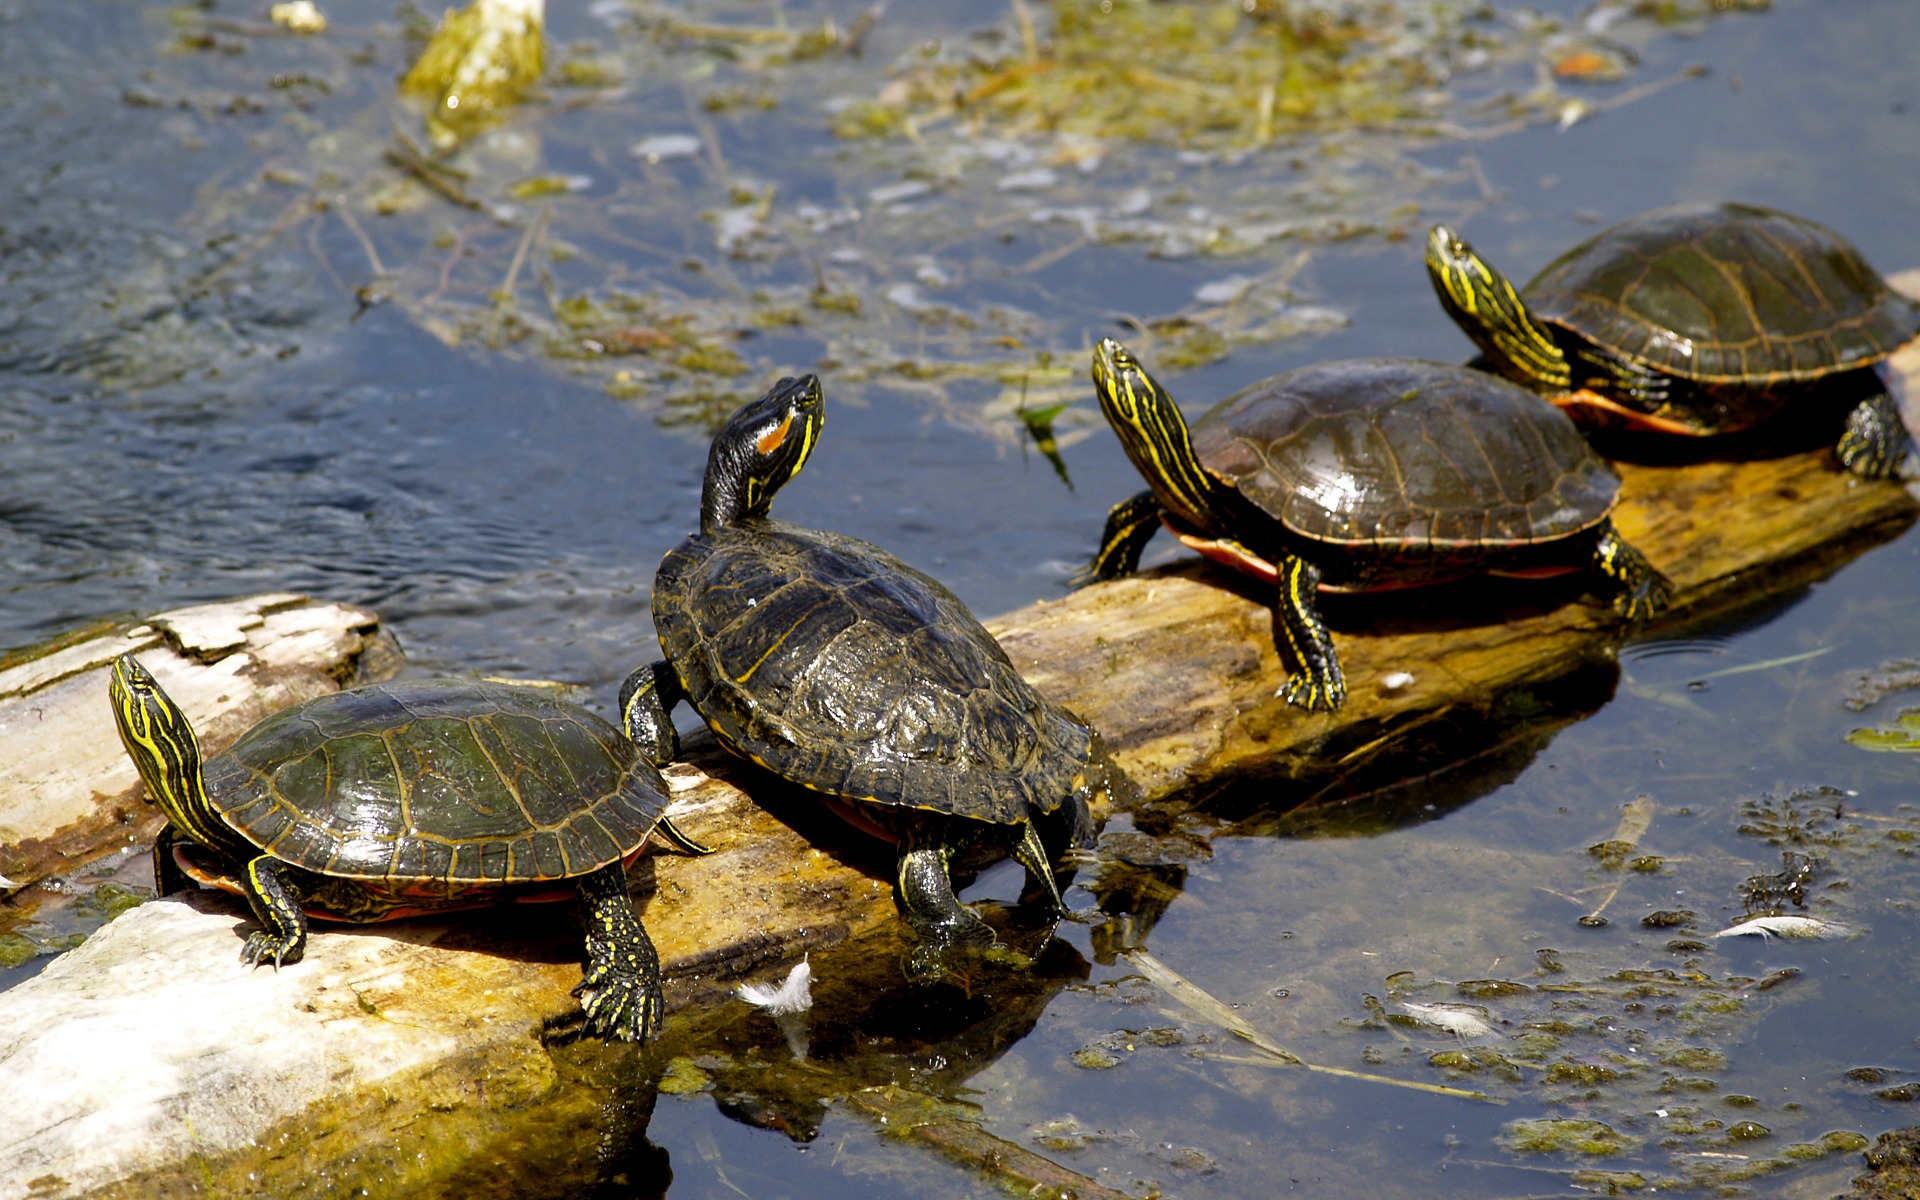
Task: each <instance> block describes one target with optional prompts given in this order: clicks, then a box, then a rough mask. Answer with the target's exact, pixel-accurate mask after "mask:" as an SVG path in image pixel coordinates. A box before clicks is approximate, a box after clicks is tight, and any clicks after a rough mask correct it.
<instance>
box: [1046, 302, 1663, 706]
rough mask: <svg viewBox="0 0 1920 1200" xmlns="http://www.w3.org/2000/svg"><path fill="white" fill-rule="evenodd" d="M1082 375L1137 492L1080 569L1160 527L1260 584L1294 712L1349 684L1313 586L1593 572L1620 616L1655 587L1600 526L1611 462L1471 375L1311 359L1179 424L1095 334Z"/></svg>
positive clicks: (1607, 521) (1110, 563)
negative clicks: (1142, 487) (1087, 373)
mask: <svg viewBox="0 0 1920 1200" xmlns="http://www.w3.org/2000/svg"><path fill="white" fill-rule="evenodd" d="M1093 384H1094V391H1095V392H1096V393H1098V395H1099V397H1100V411H1101V412H1102V413H1103V414H1104V415H1105V416H1106V418H1107V423H1108V424H1109V425H1111V426H1112V427H1113V430H1114V432H1115V433H1117V434H1118V435H1119V436H1120V443H1121V445H1122V446H1123V447H1125V449H1126V452H1127V457H1128V458H1130V459H1132V460H1133V465H1134V466H1135V467H1136V468H1137V469H1138V470H1139V472H1140V474H1141V475H1142V476H1144V477H1145V478H1146V481H1147V483H1148V485H1149V486H1148V489H1147V490H1146V491H1144V492H1141V493H1139V494H1138V495H1136V496H1133V497H1131V498H1129V499H1126V500H1123V501H1121V502H1120V503H1119V504H1117V505H1115V506H1114V508H1113V511H1112V512H1111V513H1110V514H1109V515H1108V517H1107V526H1106V529H1105V531H1104V532H1103V533H1102V535H1101V539H1100V549H1099V551H1098V552H1096V554H1095V555H1094V557H1093V560H1092V562H1090V563H1089V564H1088V565H1087V567H1086V569H1085V570H1083V571H1082V572H1081V574H1080V576H1079V580H1080V582H1083V583H1086V582H1094V581H1097V580H1102V579H1114V578H1118V577H1119V576H1121V575H1126V574H1130V573H1131V572H1133V571H1134V570H1136V569H1138V567H1139V565H1140V552H1141V550H1142V549H1143V548H1144V547H1145V546H1146V543H1147V540H1148V539H1149V538H1151V537H1152V536H1153V535H1154V533H1155V532H1156V531H1157V530H1158V529H1159V528H1160V527H1161V526H1162V525H1163V524H1164V525H1165V526H1166V527H1167V528H1168V529H1170V530H1172V532H1173V534H1174V535H1175V536H1176V537H1178V538H1179V539H1180V540H1181V541H1182V542H1185V543H1186V544H1187V545H1189V546H1192V547H1193V548H1194V549H1196V550H1198V551H1200V552H1201V553H1202V554H1205V555H1206V556H1208V557H1209V558H1213V559H1216V560H1218V561H1220V562H1224V563H1226V564H1227V565H1229V566H1232V567H1234V568H1236V569H1238V570H1240V571H1244V572H1246V573H1247V574H1249V575H1252V576H1254V577H1256V578H1258V579H1261V580H1263V581H1265V582H1268V583H1271V584H1273V585H1275V592H1274V615H1275V623H1276V624H1277V625H1278V627H1279V631H1280V634H1281V635H1282V636H1281V640H1282V641H1284V643H1285V648H1286V649H1287V650H1288V651H1289V652H1290V654H1291V656H1292V658H1293V660H1294V663H1293V665H1294V666H1295V667H1296V668H1297V669H1296V670H1294V671H1293V673H1292V674H1290V675H1289V676H1288V678H1287V682H1286V684H1285V685H1284V686H1283V687H1282V689H1281V694H1282V695H1283V696H1285V697H1286V699H1287V700H1288V701H1289V702H1290V703H1293V704H1297V705H1300V706H1301V707H1303V708H1306V709H1308V710H1309V711H1320V710H1332V709H1335V708H1338V707H1339V706H1340V704H1341V703H1342V702H1343V701H1344V700H1345V698H1346V693H1347V688H1346V677H1345V675H1344V674H1343V673H1342V671H1341V669H1340V659H1339V656H1338V655H1337V654H1336V653H1335V651H1334V646H1333V637H1332V635H1331V634H1330V633H1329V632H1328V631H1327V627H1326V624H1325V622H1323V621H1322V620H1321V619H1320V613H1319V608H1318V605H1317V604H1316V600H1315V597H1316V594H1317V593H1318V592H1321V591H1371V590H1376V589H1385V588H1396V587H1410V586H1414V585H1418V584H1428V583H1438V582H1441V581H1443V580H1448V579H1454V578H1458V577H1461V576H1467V575H1476V574H1495V575H1521V576H1537V575H1553V574H1560V573H1564V572H1570V571H1591V572H1592V573H1593V574H1594V576H1595V577H1596V579H1597V580H1603V581H1604V586H1605V587H1606V588H1607V589H1608V590H1609V591H1611V592H1612V594H1613V599H1612V602H1613V608H1614V610H1615V611H1616V612H1618V613H1619V614H1620V615H1621V616H1622V617H1625V618H1628V619H1630V620H1639V619H1642V618H1645V617H1649V616H1652V615H1654V614H1655V613H1657V612H1659V611H1660V610H1662V609H1663V608H1665V607H1666V606H1667V604H1668V602H1669V600H1670V599H1671V596H1672V585H1671V584H1670V583H1669V582H1668V581H1667V579H1666V577H1665V576H1663V575H1662V574H1661V573H1660V572H1659V571H1657V570H1655V569H1654V568H1653V566H1652V565H1651V564H1650V563H1648V562H1647V560H1646V558H1645V556H1643V555H1642V554H1641V553H1640V552H1639V551H1638V550H1636V549H1635V548H1634V547H1633V546H1632V545H1631V544H1629V543H1628V542H1627V541H1626V540H1625V539H1624V538H1622V537H1621V536H1620V535H1619V533H1618V532H1616V531H1615V529H1614V528H1613V521H1612V518H1611V513H1612V512H1613V508H1614V505H1615V503H1616V502H1617V500H1618V498H1619V492H1620V477H1619V475H1617V474H1616V473H1615V472H1614V470H1613V468H1612V467H1611V466H1609V465H1608V464H1607V463H1606V461H1605V460H1604V459H1602V458H1601V457H1600V456H1599V455H1598V454H1596V453H1595V452H1594V451H1593V449H1592V447H1590V446H1588V445H1587V443H1586V441H1585V440H1584V439H1583V438H1581V436H1580V434H1579V431H1578V430H1576V429H1575V428H1574V426H1573V423H1572V422H1571V421H1570V420H1568V419H1567V417H1566V415H1565V414H1564V413H1562V412H1560V411H1559V410H1558V409H1556V408H1554V407H1553V406H1552V405H1551V404H1548V403H1547V402H1546V401H1544V400H1542V399H1541V398H1540V397H1538V396H1535V395H1534V394H1533V393H1531V392H1529V391H1527V390H1525V389H1524V388H1520V387H1516V386H1515V385H1513V384H1510V383H1507V382H1506V381H1504V380H1502V379H1499V378H1497V377H1495V376H1493V375H1489V374H1487V373H1486V372H1484V371H1473V370H1469V369H1467V368H1465V367H1454V366H1448V365H1446V364H1444V363H1434V362H1424V361H1421V360H1418V359H1395V358H1368V359H1352V360H1346V361H1341V362H1328V363H1319V364H1316V365H1314V366H1310V367H1301V368H1299V369H1298V370H1293V371H1287V372H1284V373H1282V374H1279V375H1275V376H1272V377H1271V378H1268V379H1264V380H1261V381H1260V382H1258V383H1255V384H1253V385H1251V386H1249V387H1247V388H1244V389H1242V390H1241V391H1239V392H1236V393H1234V394H1233V395H1231V396H1229V397H1227V398H1226V399H1225V400H1222V401H1221V402H1220V403H1219V404H1217V405H1215V406H1214V407H1213V408H1212V409H1210V410H1208V412H1207V413H1206V415H1204V416H1202V417H1201V418H1200V419H1199V420H1198V421H1196V422H1194V424H1193V425H1192V426H1191V427H1189V426H1188V424H1187V421H1186V418H1185V417H1184V416H1183V415H1182V414H1181V412H1180V409H1179V406H1178V405H1176V404H1175V403H1174V401H1173V397H1172V396H1170V395H1168V394H1167V390H1166V389H1165V388H1163V387H1161V386H1160V384H1159V383H1158V382H1157V381H1156V380H1155V379H1154V378H1153V376H1152V375H1149V374H1148V373H1147V371H1146V368H1144V367H1142V366H1141V365H1140V362H1139V360H1138V359H1136V358H1134V356H1133V355H1132V353H1131V352H1129V351H1128V350H1127V348H1126V347H1125V346H1122V345H1121V344H1120V343H1119V342H1116V341H1114V340H1113V339H1112V338H1104V339H1102V340H1101V342H1100V344H1099V346H1097V347H1096V348H1095V349H1094V352H1093Z"/></svg>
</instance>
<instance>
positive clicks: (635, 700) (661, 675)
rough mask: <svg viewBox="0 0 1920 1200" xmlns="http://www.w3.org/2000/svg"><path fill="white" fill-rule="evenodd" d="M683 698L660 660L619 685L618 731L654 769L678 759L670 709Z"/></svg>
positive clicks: (670, 670) (669, 668) (677, 739)
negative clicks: (624, 734) (624, 735)
mask: <svg viewBox="0 0 1920 1200" xmlns="http://www.w3.org/2000/svg"><path fill="white" fill-rule="evenodd" d="M686 698H687V693H686V689H685V688H682V687H681V686H680V676H679V675H677V674H675V673H674V670H673V665H672V664H671V663H669V662H667V661H666V660H664V659H662V660H661V661H659V662H656V663H649V664H647V665H646V666H644V667H641V668H640V669H639V670H637V671H635V672H634V673H633V674H631V675H629V676H627V679H626V682H625V683H622V684H621V685H620V700H619V705H620V725H621V728H623V729H625V730H626V732H627V737H628V738H629V739H630V740H631V741H632V742H633V744H634V745H636V746H638V747H640V752H641V753H642V754H644V755H646V756H647V757H648V758H650V759H652V760H653V763H654V765H655V766H662V767H663V766H665V765H667V764H668V763H670V762H672V761H673V760H674V759H676V758H679V757H680V733H679V731H678V730H676V729H675V728H674V727H673V710H674V706H675V705H677V704H679V703H680V702H681V701H682V700H685V699H686ZM669 836H672V835H669ZM675 840H678V839H675Z"/></svg>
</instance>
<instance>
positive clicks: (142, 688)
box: [107, 654, 219, 844]
mask: <svg viewBox="0 0 1920 1200" xmlns="http://www.w3.org/2000/svg"><path fill="white" fill-rule="evenodd" d="M107 699H108V700H109V701H110V702H111V703H112V705H113V719H114V723H115V724H116V725H118V726H119V728H120V743H121V744H122V745H123V746H125V747H126V748H127V757H128V758H131V759H132V760H133V765H134V766H135V767H136V768H138V769H139V771H140V779H141V781H142V782H143V783H145V784H146V785H147V799H148V800H149V801H150V802H151V803H153V804H154V805H156V806H158V807H159V809H160V811H162V812H164V813H166V814H167V819H168V820H169V821H171V822H173V824H174V825H175V826H177V827H179V828H180V829H181V830H182V831H184V832H185V833H187V834H188V835H189V836H191V837H193V838H194V839H195V840H196V841H199V842H202V843H203V844H212V843H211V842H210V841H209V838H208V836H207V835H206V834H205V832H204V831H205V829H206V828H207V825H208V823H209V822H211V823H213V824H218V823H219V821H218V818H217V817H216V816H215V814H214V812H213V805H212V803H211V802H210V801H209V800H208V798H207V787H206V781H205V779H204V778H203V777H202V775H201V773H200V739H199V738H198V737H196V736H194V732H193V726H192V725H190V724H188V722H187V714H186V713H185V712H183V711H182V710H181V708H180V706H179V705H178V704H175V703H174V702H173V699H172V698H171V697H169V696H168V695H167V693H166V692H165V691H163V690H161V687H160V682H159V681H158V680H156V679H155V678H154V677H153V674H152V672H150V671H148V670H147V669H146V668H145V667H143V666H141V665H140V660H139V659H137V658H135V657H134V656H133V655H131V654H122V655H121V656H120V657H119V658H117V659H115V660H114V662H113V678H112V680H111V681H109V682H108V684H107ZM213 836H217V835H213Z"/></svg>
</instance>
